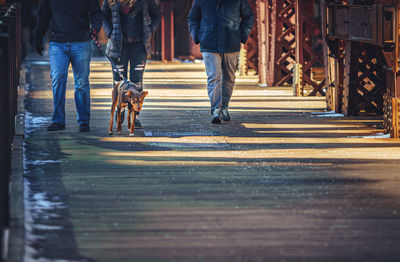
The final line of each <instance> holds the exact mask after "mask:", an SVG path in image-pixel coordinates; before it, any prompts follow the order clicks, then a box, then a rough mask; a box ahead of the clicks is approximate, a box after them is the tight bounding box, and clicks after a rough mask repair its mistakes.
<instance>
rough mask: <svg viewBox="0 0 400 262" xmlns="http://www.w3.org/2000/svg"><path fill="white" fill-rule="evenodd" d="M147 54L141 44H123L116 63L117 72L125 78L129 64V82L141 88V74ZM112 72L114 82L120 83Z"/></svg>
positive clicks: (116, 75) (117, 76) (118, 78)
mask: <svg viewBox="0 0 400 262" xmlns="http://www.w3.org/2000/svg"><path fill="white" fill-rule="evenodd" d="M146 61H147V52H146V49H145V47H144V45H143V43H142V42H137V43H124V44H123V45H122V51H121V58H120V59H119V62H118V63H116V65H117V68H118V70H120V71H121V72H122V74H123V75H124V77H127V72H128V63H129V64H130V71H129V80H130V81H131V82H132V83H135V84H138V85H140V86H142V87H143V72H144V68H145V66H146ZM121 80H122V79H121V78H120V77H119V75H118V74H117V73H115V72H114V81H121Z"/></svg>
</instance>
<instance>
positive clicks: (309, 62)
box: [295, 0, 325, 96]
mask: <svg viewBox="0 0 400 262" xmlns="http://www.w3.org/2000/svg"><path fill="white" fill-rule="evenodd" d="M317 8H318V6H316V5H315V1H313V0H297V1H296V3H295V10H296V23H295V25H296V29H295V32H296V33H295V34H296V63H299V64H301V67H299V68H301V69H302V70H303V72H302V81H301V83H300V84H299V85H298V88H300V90H297V91H296V94H298V95H302V96H304V95H307V96H315V95H322V96H324V95H325V74H324V69H323V65H324V59H323V52H322V48H321V47H322V46H321V45H322V41H321V38H320V34H319V32H320V30H321V20H320V19H319V17H318V16H315V15H313V14H314V10H315V9H317ZM317 50H318V51H317ZM306 87H307V88H306Z"/></svg>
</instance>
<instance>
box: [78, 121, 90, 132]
mask: <svg viewBox="0 0 400 262" xmlns="http://www.w3.org/2000/svg"><path fill="white" fill-rule="evenodd" d="M79 132H89V124H86V123H83V124H80V125H79Z"/></svg>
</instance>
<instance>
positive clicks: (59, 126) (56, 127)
mask: <svg viewBox="0 0 400 262" xmlns="http://www.w3.org/2000/svg"><path fill="white" fill-rule="evenodd" d="M64 129H65V125H63V124H59V123H51V125H49V126H48V127H47V131H58V130H64Z"/></svg>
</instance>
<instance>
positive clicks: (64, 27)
mask: <svg viewBox="0 0 400 262" xmlns="http://www.w3.org/2000/svg"><path fill="white" fill-rule="evenodd" d="M101 21H102V14H101V9H100V5H99V1H98V0H43V2H42V4H41V6H40V11H39V17H38V23H37V26H36V37H37V41H41V39H42V38H43V36H44V34H45V33H46V31H47V30H48V29H49V26H50V41H54V42H80V41H89V40H90V34H89V30H90V28H91V27H92V28H94V29H96V31H97V32H98V31H99V30H100V28H101Z"/></svg>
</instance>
